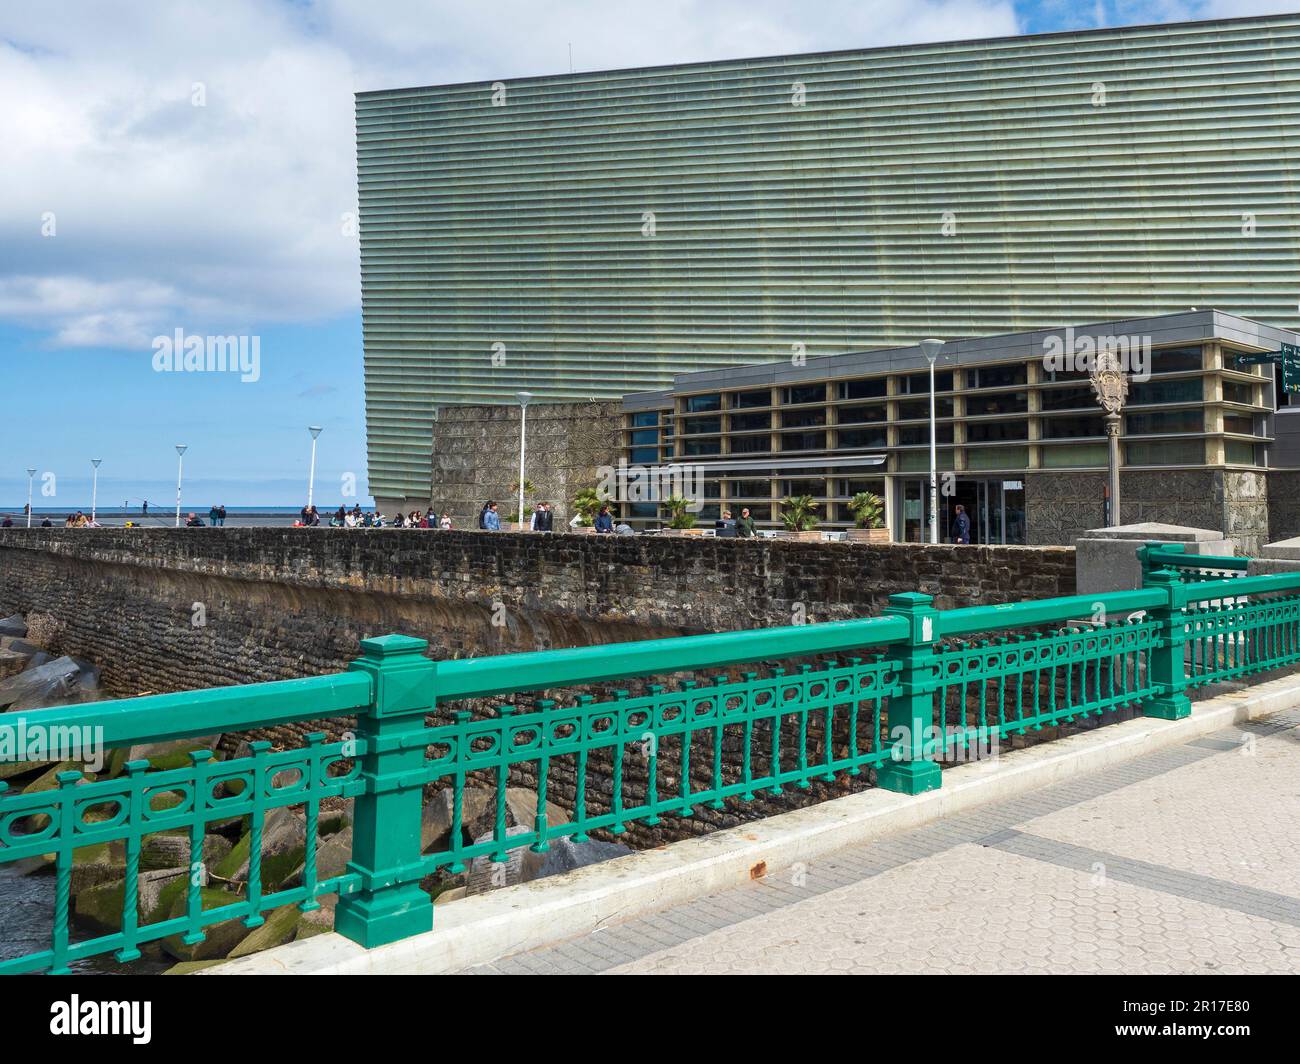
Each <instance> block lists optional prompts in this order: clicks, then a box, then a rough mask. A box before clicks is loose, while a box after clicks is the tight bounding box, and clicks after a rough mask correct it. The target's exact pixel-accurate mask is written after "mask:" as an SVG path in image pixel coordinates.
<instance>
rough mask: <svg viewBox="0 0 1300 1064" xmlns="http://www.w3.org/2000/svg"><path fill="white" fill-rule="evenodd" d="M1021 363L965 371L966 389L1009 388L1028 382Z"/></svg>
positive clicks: (1023, 365)
mask: <svg viewBox="0 0 1300 1064" xmlns="http://www.w3.org/2000/svg"><path fill="white" fill-rule="evenodd" d="M1028 379H1029V378H1028V370H1027V369H1026V367H1025V364H1024V363H1023V362H1017V363H1014V364H1013V365H1009V366H977V367H976V368H974V369H968V370H967V371H966V387H967V388H1011V387H1014V386H1015V385H1017V384H1024V383H1025V382H1026V381H1027V380H1028Z"/></svg>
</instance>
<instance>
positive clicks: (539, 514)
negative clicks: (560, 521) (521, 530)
mask: <svg viewBox="0 0 1300 1064" xmlns="http://www.w3.org/2000/svg"><path fill="white" fill-rule="evenodd" d="M554 523H555V515H554V514H552V513H551V504H550V503H549V502H539V503H538V504H537V509H536V510H534V511H533V520H532V525H531V527H532V530H533V531H534V532H550V531H551V529H552V528H553V527H554Z"/></svg>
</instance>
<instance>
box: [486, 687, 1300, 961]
mask: <svg viewBox="0 0 1300 1064" xmlns="http://www.w3.org/2000/svg"><path fill="white" fill-rule="evenodd" d="M1298 725H1300V710H1289V711H1287V712H1285V713H1279V714H1275V715H1273V716H1271V717H1268V718H1265V719H1263V720H1259V721H1256V722H1254V723H1249V724H1244V725H1241V726H1240V727H1239V728H1233V729H1231V730H1227V731H1222V732H1218V733H1216V734H1215V735H1213V736H1208V737H1205V738H1202V739H1197V740H1194V741H1191V742H1188V743H1186V744H1184V745H1182V746H1176V747H1171V748H1169V749H1166V750H1162V751H1160V752H1158V753H1155V754H1150V755H1148V756H1145V757H1141V758H1137V759H1134V760H1132V761H1127V762H1124V763H1123V764H1120V765H1117V766H1115V767H1114V768H1111V769H1107V770H1105V771H1103V772H1099V773H1096V774H1095V775H1092V776H1088V777H1085V778H1081V779H1074V780H1070V781H1068V782H1066V783H1061V784H1057V785H1055V786H1052V787H1047V788H1044V789H1043V790H1040V791H1037V792H1035V793H1033V794H1031V795H1027V796H1024V797H1020V798H1015V799H1011V800H1008V801H1004V802H999V803H993V804H990V805H986V806H982V807H980V808H979V809H977V810H974V811H972V812H969V813H963V814H960V815H958V816H953V817H948V818H945V819H943V820H940V821H938V822H937V823H934V824H931V825H929V826H927V827H924V828H918V829H916V830H913V831H906V832H899V833H897V834H894V835H890V836H887V837H885V838H882V839H879V840H877V841H875V842H873V843H871V844H869V845H864V846H861V847H854V848H851V849H846V850H842V851H840V852H838V853H836V854H835V855H834V856H833V857H828V858H824V859H822V860H819V861H817V862H815V863H813V864H810V865H808V866H806V867H805V866H794V867H791V868H786V869H778V870H774V871H773V872H771V873H769V874H768V875H767V876H766V877H765V878H764V879H762V880H760V881H758V882H755V883H753V884H747V885H745V886H743V887H738V888H734V889H731V890H727V891H724V892H720V893H717V894H714V895H710V896H708V897H705V898H701V899H699V900H698V901H695V902H692V903H690V904H686V905H682V906H679V907H677V908H674V909H671V910H668V911H665V912H661V913H657V914H654V915H652V916H648V917H642V918H637V919H634V920H630V921H628V922H625V923H619V924H613V925H611V926H609V927H606V928H604V929H602V930H600V931H597V932H595V933H594V934H591V935H587V936H585V937H582V938H579V939H574V940H571V941H569V942H564V943H561V944H559V945H557V946H552V947H548V948H546V949H541V950H536V951H533V952H530V953H522V954H517V955H515V956H512V957H507V958H505V959H502V960H498V961H496V962H494V963H493V964H486V965H480V966H478V967H475V968H470V969H467V974H526V973H533V974H539V975H559V974H590V973H595V972H602V973H604V972H607V973H641V974H661V973H662V974H679V973H681V974H686V973H690V974H699V973H717V974H729V973H773V974H775V973H831V972H853V973H877V972H924V973H945V972H948V973H977V972H997V973H1025V972H1032V973H1053V972H1079V973H1105V972H1114V973H1118V972H1124V973H1138V974H1140V973H1152V974H1164V973H1200V972H1205V973H1237V972H1261V973H1271V972H1277V973H1296V972H1300V728H1298V727H1297V726H1298Z"/></svg>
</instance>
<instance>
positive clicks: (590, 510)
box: [573, 488, 610, 528]
mask: <svg viewBox="0 0 1300 1064" xmlns="http://www.w3.org/2000/svg"><path fill="white" fill-rule="evenodd" d="M609 499H610V496H609V493H608V492H600V491H597V490H596V489H595V488H583V489H582V490H581V491H580V492H578V494H577V495H575V496H574V497H573V509H574V510H575V511H576V512H577V514H578V524H580V525H581V526H582V527H583V528H590V527H591V526H592V525H594V524H595V523H596V515H597V514H598V513H600V508H601V507H602V506H604V505H605V503H607V502H609Z"/></svg>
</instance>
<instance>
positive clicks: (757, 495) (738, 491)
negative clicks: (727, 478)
mask: <svg viewBox="0 0 1300 1064" xmlns="http://www.w3.org/2000/svg"><path fill="white" fill-rule="evenodd" d="M771 494H772V492H771V489H769V488H768V485H767V481H766V480H733V481H732V482H731V492H730V495H731V498H733V499H766V498H769V497H770V496H771Z"/></svg>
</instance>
